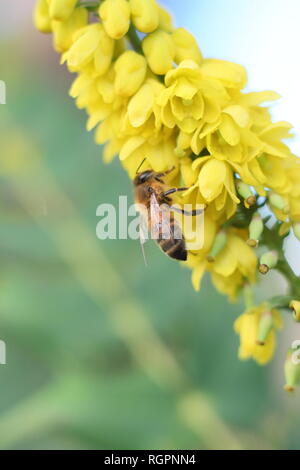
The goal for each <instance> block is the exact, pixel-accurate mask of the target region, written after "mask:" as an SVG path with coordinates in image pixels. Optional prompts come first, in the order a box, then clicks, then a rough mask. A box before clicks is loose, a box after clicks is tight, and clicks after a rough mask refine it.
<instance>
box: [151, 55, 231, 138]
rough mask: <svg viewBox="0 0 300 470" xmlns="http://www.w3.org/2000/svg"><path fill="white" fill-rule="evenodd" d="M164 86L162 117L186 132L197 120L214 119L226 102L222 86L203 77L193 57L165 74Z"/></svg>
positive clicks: (164, 120) (167, 124)
mask: <svg viewBox="0 0 300 470" xmlns="http://www.w3.org/2000/svg"><path fill="white" fill-rule="evenodd" d="M165 84H166V89H165V90H164V92H163V93H162V94H161V96H160V98H159V104H160V105H161V106H162V119H163V122H164V124H165V125H166V126H168V127H170V128H173V127H175V126H176V125H177V126H178V127H179V128H180V129H181V130H182V131H183V132H187V133H191V132H193V131H194V130H195V129H196V128H197V126H199V121H200V122H202V121H203V122H214V121H215V120H216V119H217V118H218V116H219V115H220V112H221V106H222V105H224V104H225V103H226V98H227V94H226V91H225V89H224V87H223V86H222V85H220V84H218V83H214V82H213V81H210V80H207V79H205V77H204V76H203V74H202V71H201V68H200V67H199V65H198V64H197V63H196V62H194V61H193V60H184V61H183V62H181V63H180V64H179V66H178V67H177V68H176V69H173V70H170V71H169V72H168V73H167V75H166V77H165Z"/></svg>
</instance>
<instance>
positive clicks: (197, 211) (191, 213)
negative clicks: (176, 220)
mask: <svg viewBox="0 0 300 470" xmlns="http://www.w3.org/2000/svg"><path fill="white" fill-rule="evenodd" d="M170 208H171V210H172V211H174V212H177V213H178V214H183V215H187V216H191V217H195V216H196V215H200V214H202V213H203V212H204V211H203V209H194V210H192V211H185V210H184V209H181V208H180V207H174V206H171V207H170Z"/></svg>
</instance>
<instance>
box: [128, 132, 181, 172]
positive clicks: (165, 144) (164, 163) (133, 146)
mask: <svg viewBox="0 0 300 470" xmlns="http://www.w3.org/2000/svg"><path fill="white" fill-rule="evenodd" d="M144 158H146V159H147V163H148V164H149V165H150V167H151V168H153V170H154V171H158V172H160V171H166V170H168V169H170V168H172V167H173V166H175V167H176V168H177V167H178V159H177V157H176V155H175V154H174V139H173V138H168V139H166V140H161V139H157V140H156V141H155V139H154V140H153V141H150V140H149V139H146V138H144V137H141V136H135V137H131V138H129V139H128V140H127V141H126V143H125V144H124V145H123V147H122V149H121V151H120V160H121V162H122V164H123V165H124V167H125V168H126V170H127V171H128V173H129V176H130V177H131V178H134V176H135V175H136V170H137V168H138V166H139V164H140V163H141V161H142V160H143V159H144Z"/></svg>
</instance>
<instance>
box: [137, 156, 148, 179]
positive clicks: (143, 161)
mask: <svg viewBox="0 0 300 470" xmlns="http://www.w3.org/2000/svg"><path fill="white" fill-rule="evenodd" d="M146 159H147V157H145V158H144V160H142V162H141V163H140V164H139V166H138V169H137V170H136V175H137V174H138V172H139V170H140V168H141V166H142V165H143V164H144V163H145V161H146Z"/></svg>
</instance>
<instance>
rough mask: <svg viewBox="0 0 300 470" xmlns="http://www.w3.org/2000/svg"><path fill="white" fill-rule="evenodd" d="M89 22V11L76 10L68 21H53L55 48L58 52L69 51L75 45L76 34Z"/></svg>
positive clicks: (83, 9)
mask: <svg viewBox="0 0 300 470" xmlns="http://www.w3.org/2000/svg"><path fill="white" fill-rule="evenodd" d="M87 22H88V11H87V10H86V9H85V8H76V9H75V10H74V11H73V13H72V14H71V16H70V17H69V18H68V19H67V20H66V21H52V30H53V39H54V47H55V49H56V50H57V51H58V52H65V51H67V50H68V49H69V48H70V47H71V46H72V44H73V36H74V33H75V32H76V31H77V30H78V29H80V28H83V27H84V26H86V25H87Z"/></svg>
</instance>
